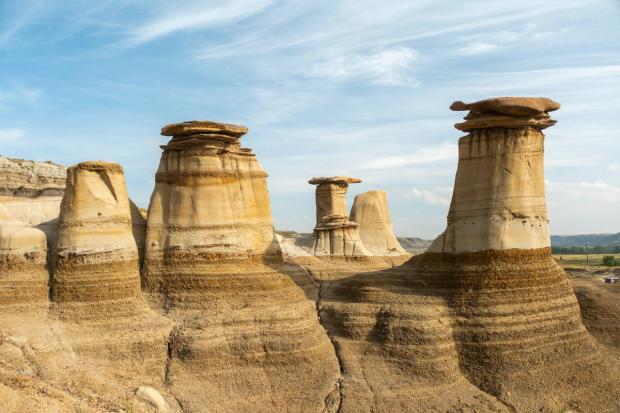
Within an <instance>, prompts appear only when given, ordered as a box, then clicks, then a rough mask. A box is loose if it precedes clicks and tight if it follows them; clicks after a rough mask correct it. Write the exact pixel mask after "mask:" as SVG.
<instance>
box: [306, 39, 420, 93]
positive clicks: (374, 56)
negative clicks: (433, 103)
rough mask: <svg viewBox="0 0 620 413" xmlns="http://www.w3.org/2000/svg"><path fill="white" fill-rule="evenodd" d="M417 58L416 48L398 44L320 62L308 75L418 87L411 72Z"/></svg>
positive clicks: (337, 79) (338, 79)
mask: <svg viewBox="0 0 620 413" xmlns="http://www.w3.org/2000/svg"><path fill="white" fill-rule="evenodd" d="M417 58H418V52H417V51H416V50H413V49H410V48H406V47H395V48H391V49H386V50H379V51H375V52H369V53H367V54H350V55H346V56H341V57H338V58H336V59H333V60H330V61H327V62H324V63H318V64H315V65H314V66H313V67H312V69H311V70H310V71H309V72H308V73H307V74H308V75H309V76H314V77H324V78H329V79H332V80H336V81H351V80H362V81H370V82H372V83H375V84H379V85H387V86H415V85H416V84H417V82H416V81H415V80H414V79H413V77H412V76H411V75H410V73H411V70H412V68H413V64H414V63H415V61H416V60H417Z"/></svg>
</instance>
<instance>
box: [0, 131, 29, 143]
mask: <svg viewBox="0 0 620 413" xmlns="http://www.w3.org/2000/svg"><path fill="white" fill-rule="evenodd" d="M25 134H26V131H25V130H23V129H0V142H9V141H16V140H18V139H21V138H23V137H24V135H25Z"/></svg>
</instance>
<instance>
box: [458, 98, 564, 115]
mask: <svg viewBox="0 0 620 413" xmlns="http://www.w3.org/2000/svg"><path fill="white" fill-rule="evenodd" d="M450 109H451V110H454V111H463V110H471V111H476V112H483V113H489V112H495V113H502V114H505V115H509V116H530V115H537V114H541V113H547V112H553V111H554V110H558V109H560V104H559V103H558V102H555V101H553V100H551V99H549V98H544V97H522V96H503V97H496V98H489V99H483V100H479V101H477V102H472V103H465V102H462V101H460V100H457V101H456V102H453V103H452V105H450Z"/></svg>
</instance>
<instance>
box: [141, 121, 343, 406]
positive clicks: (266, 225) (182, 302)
mask: <svg viewBox="0 0 620 413" xmlns="http://www.w3.org/2000/svg"><path fill="white" fill-rule="evenodd" d="M246 132H247V128H245V127H243V126H236V125H230V124H223V123H216V122H207V121H194V122H184V123H178V124H173V125H168V126H166V127H164V128H163V129H162V135H164V136H172V139H171V140H170V141H169V142H168V143H167V144H166V145H164V146H162V149H163V153H162V158H161V162H160V164H159V168H158V170H157V174H156V184H155V189H154V191H153V195H152V197H151V203H150V205H149V212H148V219H147V234H146V252H145V262H144V267H143V283H144V287H145V289H146V290H147V291H148V292H149V294H150V296H151V299H152V302H153V303H155V305H158V306H162V307H164V308H165V309H167V310H168V315H169V317H171V318H173V319H174V320H176V321H177V322H178V323H179V326H178V327H177V329H176V330H175V333H174V334H173V336H172V338H171V341H170V349H171V362H170V364H169V368H168V369H167V380H168V382H169V383H171V386H172V390H173V392H174V393H175V395H176V396H177V398H178V399H179V400H182V403H183V405H184V406H186V408H187V410H192V411H193V410H196V411H200V410H203V409H204V406H217V408H218V409H220V410H222V411H273V410H281V409H283V406H286V408H287V409H289V410H294V411H302V410H309V411H311V410H321V409H322V408H324V405H325V398H326V395H328V394H330V395H331V396H330V397H329V398H328V399H329V400H330V403H331V402H332V401H333V400H337V399H338V392H337V390H336V384H337V380H338V377H339V368H338V363H337V359H336V357H335V354H334V351H333V347H332V345H331V343H330V341H329V338H328V337H327V335H326V333H325V331H324V330H323V329H322V328H321V326H320V324H319V321H318V317H317V313H316V308H315V306H314V303H313V302H311V301H310V300H308V299H307V298H306V296H305V294H304V289H307V291H309V284H308V282H309V281H308V280H307V278H306V276H305V273H304V272H303V270H302V269H301V268H298V267H296V266H292V265H289V264H285V263H284V261H283V260H282V255H281V251H280V249H279V246H278V244H277V242H276V239H275V233H274V230H273V222H272V216H271V207H270V202H269V194H268V191H267V181H266V177H267V174H266V173H265V171H264V170H263V168H262V166H261V165H260V164H259V162H258V160H257V159H256V156H255V155H254V154H253V153H252V151H251V149H247V148H242V147H241V144H240V138H241V137H242V136H243V135H244V134H245V133H246ZM298 285H299V286H298ZM300 286H301V287H303V288H304V289H302V288H300ZM318 360H320V362H317V361H318ZM274 383H285V385H282V386H280V385H274Z"/></svg>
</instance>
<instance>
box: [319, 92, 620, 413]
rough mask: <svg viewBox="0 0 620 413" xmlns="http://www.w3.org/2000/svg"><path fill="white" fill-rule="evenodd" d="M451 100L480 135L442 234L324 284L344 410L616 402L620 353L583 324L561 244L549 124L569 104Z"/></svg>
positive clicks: (469, 144) (464, 164)
mask: <svg viewBox="0 0 620 413" xmlns="http://www.w3.org/2000/svg"><path fill="white" fill-rule="evenodd" d="M452 108H453V109H457V110H470V111H471V112H470V114H469V115H468V116H467V117H466V118H465V120H466V121H465V122H463V123H459V124H457V125H456V126H457V128H458V129H460V130H464V131H467V132H468V135H467V136H465V137H462V138H461V139H460V141H459V152H460V155H459V165H458V170H457V176H456V180H455V185H454V194H453V199H452V204H451V207H450V211H449V214H448V225H447V229H446V231H445V232H444V234H442V236H440V237H439V238H438V239H437V240H436V241H435V242H434V243H433V245H432V247H431V248H430V249H429V251H427V252H426V253H424V254H421V255H418V256H414V257H413V258H412V259H410V260H409V261H408V262H407V263H405V264H404V265H401V266H400V267H395V268H392V269H388V270H384V271H378V272H374V273H367V274H360V275H359V276H355V277H350V278H348V279H344V280H340V281H338V282H335V283H332V284H331V285H328V286H327V287H324V289H323V293H322V314H321V319H322V320H324V323H325V324H326V325H327V328H328V330H329V331H330V333H331V335H332V338H333V340H334V341H335V342H336V343H337V345H338V348H340V358H341V360H342V361H343V364H344V371H345V372H346V374H345V377H344V381H343V386H344V388H345V390H346V392H345V395H346V396H345V400H344V403H343V409H342V411H345V412H346V411H358V410H360V409H363V407H364V406H367V405H368V403H373V402H374V403H375V405H377V404H379V405H381V406H382V407H384V408H385V409H386V410H390V408H391V410H411V411H452V410H458V409H462V407H463V404H464V403H467V404H468V405H470V406H472V408H473V409H474V410H477V411H514V412H533V411H568V410H580V411H592V412H595V411H596V412H598V411H615V409H617V401H618V400H619V399H618V398H619V397H620V382H619V380H620V379H619V378H618V374H617V373H616V372H615V371H617V367H618V365H617V362H614V361H613V360H611V359H608V358H606V357H605V355H604V354H603V353H602V352H601V351H600V348H599V346H598V345H597V343H596V342H595V341H594V340H593V338H592V337H591V336H590V335H589V334H588V332H587V331H586V329H585V328H584V326H583V324H582V321H581V317H580V312H579V306H578V303H577V300H576V298H575V295H574V293H573V289H572V287H571V284H570V282H569V280H568V279H567V277H566V274H565V273H564V271H563V270H562V268H561V267H559V266H558V265H557V263H556V262H555V260H554V259H553V257H552V255H551V248H550V247H549V231H548V226H547V212H546V206H545V194H544V174H543V139H544V137H543V134H542V132H541V130H542V129H543V128H545V127H548V126H551V125H553V124H554V123H555V122H554V121H553V120H551V119H550V118H549V115H548V112H549V111H552V110H555V109H558V108H559V105H558V104H557V103H555V102H553V101H551V100H549V99H539V98H496V99H488V100H484V101H481V102H476V103H472V104H464V103H462V102H456V103H454V104H453V105H452ZM386 355H388V356H387V357H386ZM614 363H615V364H614ZM395 383H396V384H395ZM430 388H432V389H433V391H432V392H428V391H425V389H430ZM369 394H372V400H371V398H370V397H369ZM467 398H470V399H473V400H470V401H469V402H466V400H467ZM470 402H471V404H470ZM457 406H458V408H457Z"/></svg>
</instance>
